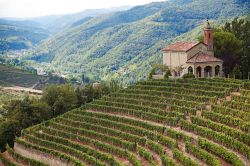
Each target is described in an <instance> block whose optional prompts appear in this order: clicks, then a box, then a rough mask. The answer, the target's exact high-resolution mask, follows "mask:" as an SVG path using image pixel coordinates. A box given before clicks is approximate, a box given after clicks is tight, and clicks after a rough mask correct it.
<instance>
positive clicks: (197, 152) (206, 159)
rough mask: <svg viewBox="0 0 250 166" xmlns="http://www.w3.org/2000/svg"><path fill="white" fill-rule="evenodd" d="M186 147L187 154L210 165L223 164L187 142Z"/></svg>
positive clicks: (218, 165) (217, 165)
mask: <svg viewBox="0 0 250 166" xmlns="http://www.w3.org/2000/svg"><path fill="white" fill-rule="evenodd" d="M185 147H186V152H188V153H192V154H193V155H194V156H196V157H197V158H199V159H201V160H203V161H204V162H205V163H207V164H208V165H213V166H220V165H221V162H220V160H219V159H218V158H216V157H214V156H213V155H211V154H209V153H208V152H206V151H205V150H202V149H200V148H199V147H197V146H195V145H193V144H192V143H190V142H187V143H186V145H185Z"/></svg>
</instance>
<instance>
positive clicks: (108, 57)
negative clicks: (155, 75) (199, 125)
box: [29, 0, 250, 83]
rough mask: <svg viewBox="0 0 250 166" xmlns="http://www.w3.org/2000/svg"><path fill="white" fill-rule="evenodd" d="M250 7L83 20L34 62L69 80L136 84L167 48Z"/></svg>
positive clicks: (230, 0) (199, 0)
mask: <svg viewBox="0 0 250 166" xmlns="http://www.w3.org/2000/svg"><path fill="white" fill-rule="evenodd" d="M249 8H250V5H249V2H248V1H240V0H188V1H184V0H178V1H174V0H170V1H164V2H154V3H150V4H147V5H142V6H137V7H134V8H131V9H130V10H127V11H121V12H116V13H112V14H106V15H101V16H99V17H95V18H92V19H89V20H87V21H84V22H83V23H82V24H78V25H77V26H74V27H71V28H69V29H67V30H65V31H63V32H61V33H59V34H57V35H55V36H52V37H51V38H49V39H47V40H46V41H44V42H43V43H41V44H40V45H39V46H38V47H37V48H36V49H35V51H34V53H33V56H32V57H29V59H32V60H35V61H36V62H43V64H45V66H46V67H49V66H53V69H56V70H59V71H62V72H64V73H66V74H69V75H75V76H80V75H81V74H85V75H86V76H88V77H90V78H92V79H100V80H109V79H112V78H114V79H119V80H120V81H121V82H123V83H131V82H133V81H136V80H139V79H142V78H145V77H146V76H147V73H148V71H149V68H150V65H152V64H153V63H157V62H160V60H161V51H160V50H161V48H162V47H163V46H164V45H166V44H167V43H169V42H170V41H173V40H174V39H175V38H176V37H178V36H179V35H182V34H184V33H186V32H189V31H191V30H193V29H194V28H196V27H197V26H200V25H202V24H203V23H204V21H205V20H206V19H207V17H208V18H209V19H210V20H211V21H221V20H228V19H229V18H232V17H235V16H241V15H245V14H247V13H249ZM193 38H196V37H193ZM46 64H47V65H46Z"/></svg>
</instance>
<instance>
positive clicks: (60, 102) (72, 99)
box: [42, 85, 77, 116]
mask: <svg viewBox="0 0 250 166" xmlns="http://www.w3.org/2000/svg"><path fill="white" fill-rule="evenodd" d="M42 101H44V102H46V103H48V105H49V106H50V107H51V109H52V112H53V116H57V115H60V114H62V113H65V112H67V111H69V110H71V109H73V108H75V107H76V104H77V98H76V94H75V90H74V87H72V86H70V85H60V86H58V85H50V86H48V87H47V88H45V90H44V91H43V96H42Z"/></svg>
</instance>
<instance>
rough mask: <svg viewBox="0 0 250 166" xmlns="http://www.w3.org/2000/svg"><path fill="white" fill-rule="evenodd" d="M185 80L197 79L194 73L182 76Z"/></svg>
mask: <svg viewBox="0 0 250 166" xmlns="http://www.w3.org/2000/svg"><path fill="white" fill-rule="evenodd" d="M182 78H183V79H187V78H195V76H194V74H193V73H186V74H184V75H183V76H182Z"/></svg>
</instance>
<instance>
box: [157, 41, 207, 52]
mask: <svg viewBox="0 0 250 166" xmlns="http://www.w3.org/2000/svg"><path fill="white" fill-rule="evenodd" d="M200 43H202V42H177V43H174V44H170V45H168V46H166V47H165V48H163V49H162V51H182V52H187V51H188V50H190V49H191V48H193V47H194V46H196V45H198V44H200Z"/></svg>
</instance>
